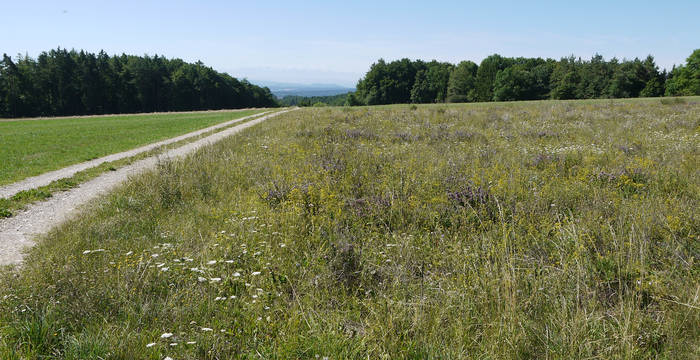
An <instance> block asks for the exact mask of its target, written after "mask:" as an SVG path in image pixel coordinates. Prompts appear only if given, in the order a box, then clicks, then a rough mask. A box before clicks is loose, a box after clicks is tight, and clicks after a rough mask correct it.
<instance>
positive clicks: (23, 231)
mask: <svg viewBox="0 0 700 360" xmlns="http://www.w3.org/2000/svg"><path fill="white" fill-rule="evenodd" d="M288 111H292V110H284V111H280V112H276V113H273V114H269V115H265V116H263V117H259V118H257V119H254V120H251V121H249V122H246V123H244V124H241V125H238V126H234V127H232V128H229V129H226V130H223V131H220V132H218V133H215V134H213V135H210V136H207V137H205V138H202V139H199V140H197V141H194V142H191V143H189V144H186V145H183V146H181V147H179V148H176V149H172V150H169V151H167V152H166V153H164V154H161V155H159V156H153V157H149V158H146V159H143V160H139V161H137V162H135V163H133V164H131V165H129V166H125V167H123V168H120V169H118V170H117V171H110V172H107V173H104V174H102V175H100V176H99V177H97V178H94V179H92V180H90V181H88V182H85V183H83V184H81V185H80V186H78V187H76V188H74V189H71V190H69V191H66V192H62V193H58V194H55V195H54V196H53V197H52V198H50V199H48V200H47V201H44V202H41V203H36V204H33V205H31V206H29V207H28V209H27V210H25V211H23V212H20V213H18V214H16V215H15V216H13V217H11V218H8V219H2V220H0V265H11V264H20V263H21V262H22V259H23V257H24V250H25V249H26V248H27V247H30V246H33V245H34V238H35V237H36V236H40V235H42V234H45V233H47V232H48V231H49V230H50V229H51V228H53V227H55V226H57V225H59V224H61V223H62V222H64V221H65V220H67V219H69V218H70V217H71V216H72V215H73V214H74V213H75V212H76V211H78V210H79V209H80V207H82V206H83V205H85V204H87V203H88V202H90V201H91V200H93V199H95V198H97V197H98V196H100V195H102V194H105V193H107V192H108V191H110V190H111V189H113V188H114V187H116V186H117V185H119V184H120V183H122V182H123V181H125V180H127V179H128V178H129V177H130V176H132V175H135V174H138V173H140V172H142V171H144V170H147V169H150V168H153V167H154V166H155V165H156V164H157V163H158V161H159V160H162V159H172V158H177V157H181V156H185V155H187V154H189V153H192V152H193V151H195V150H197V149H199V148H201V147H203V146H206V145H210V144H213V143H215V142H217V141H219V140H221V139H223V138H226V137H228V136H231V135H233V134H235V133H237V132H240V131H241V130H243V129H246V128H248V127H251V126H253V125H256V124H258V123H260V122H263V121H265V120H267V119H269V118H271V117H274V116H277V115H279V114H282V113H285V112H288ZM237 120H238V121H240V120H241V119H237Z"/></svg>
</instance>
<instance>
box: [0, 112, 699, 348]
mask: <svg viewBox="0 0 700 360" xmlns="http://www.w3.org/2000/svg"><path fill="white" fill-rule="evenodd" d="M699 135H700V105H698V104H697V103H694V102H692V101H684V102H674V103H665V104H662V103H661V102H660V101H648V102H639V101H618V100H616V101H614V102H611V101H593V102H591V101H586V102H531V103H523V104H514V105H508V106H504V104H497V103H496V104H479V105H463V106H459V107H445V106H426V107H421V106H419V107H417V108H416V109H412V108H411V107H410V106H395V107H392V108H372V107H368V108H359V109H354V108H353V109H348V108H320V109H319V108H315V109H305V110H301V111H295V112H291V113H288V114H285V115H282V116H279V117H277V118H274V119H270V120H268V121H266V122H264V123H262V124H260V125H257V126H255V127H253V128H250V129H248V130H246V131H244V132H243V133H241V134H239V135H237V136H235V137H232V138H230V139H227V140H226V141H223V142H221V143H218V144H216V145H215V146H213V147H211V148H207V149H203V150H202V151H199V152H198V153H196V154H195V155H192V156H190V157H188V158H187V159H185V160H183V161H178V162H169V163H164V164H162V165H161V166H160V167H159V168H158V169H157V170H155V171H153V172H150V173H148V174H145V175H143V176H140V177H137V178H135V179H134V180H133V181H131V182H130V183H128V184H126V185H125V186H123V187H122V188H120V189H119V190H117V191H116V192H114V193H112V194H110V195H109V196H108V197H106V198H105V199H103V200H102V201H99V202H95V204H94V205H93V206H94V208H93V210H92V211H89V212H86V213H85V214H84V215H82V216H80V217H78V218H77V219H75V220H73V221H71V222H69V223H67V224H65V225H63V226H61V227H60V228H59V229H57V230H55V231H53V232H51V233H50V235H48V236H47V237H46V238H45V239H44V240H43V241H41V242H40V244H39V245H38V246H37V247H35V248H34V249H32V250H31V252H30V255H29V257H28V258H27V259H26V262H25V265H24V266H23V267H22V268H21V269H20V270H16V271H12V272H9V271H8V272H5V275H4V276H2V277H0V358H3V359H20V358H42V357H45V358H66V359H84V358H93V359H98V358H105V359H163V358H165V357H166V356H169V357H171V358H172V359H228V358H278V359H287V358H302V359H304V358H306V359H317V358H319V359H323V358H329V359H344V358H363V359H365V358H371V359H375V358H387V359H388V358H391V359H395V358H406V359H415V358H421V359H422V358H496V359H501V358H511V359H520V358H547V359H571V358H599V359H616V358H619V359H646V358H668V359H691V358H697V357H698V355H700V327H699V326H698V324H700V300H699V296H700V295H699V294H700V271H699V270H700V268H699V267H698V263H697V261H698V254H699V253H700V238H699V234H700V214H699V212H698V211H697V209H698V208H700V176H699V175H700V174H699V167H698V164H699V163H700V152H699V148H700V138H699Z"/></svg>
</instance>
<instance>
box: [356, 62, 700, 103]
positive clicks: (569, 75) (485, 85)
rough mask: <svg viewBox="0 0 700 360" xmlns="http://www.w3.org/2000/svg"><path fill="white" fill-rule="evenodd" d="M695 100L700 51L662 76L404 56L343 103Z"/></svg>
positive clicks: (595, 65)
mask: <svg viewBox="0 0 700 360" xmlns="http://www.w3.org/2000/svg"><path fill="white" fill-rule="evenodd" d="M664 95H665V96H681V95H700V49H698V50H695V51H694V52H693V53H692V55H690V57H688V59H687V63H686V64H685V65H681V66H678V67H675V66H674V68H673V69H672V70H671V71H670V72H667V71H665V70H664V71H659V67H658V66H657V65H656V63H655V61H654V58H653V57H652V56H648V57H647V58H646V59H644V60H640V59H637V58H635V59H634V60H622V61H620V60H618V59H616V58H613V59H611V60H609V61H606V60H605V59H604V58H603V57H602V56H601V55H595V56H593V57H592V58H591V59H590V60H582V59H581V58H575V57H573V56H571V57H566V58H562V59H561V60H559V61H557V60H553V59H542V58H524V57H518V58H511V57H503V56H500V55H497V54H495V55H491V56H488V57H487V58H485V59H484V60H483V61H481V64H479V65H477V64H476V63H474V62H472V61H463V62H460V63H459V64H457V65H454V64H450V63H447V62H438V61H435V60H433V61H430V62H425V61H422V60H417V61H412V60H409V59H401V60H397V61H392V62H389V63H387V62H386V61H384V60H383V59H380V60H379V61H378V62H376V63H375V64H373V65H372V66H371V68H370V70H369V71H368V72H367V74H366V75H365V76H364V77H363V78H362V79H360V81H359V82H358V84H357V91H356V92H355V93H354V94H350V95H349V96H348V97H347V101H346V104H347V105H379V104H399V103H434V102H478V101H479V102H480V101H513V100H543V99H599V98H630V97H655V96H664Z"/></svg>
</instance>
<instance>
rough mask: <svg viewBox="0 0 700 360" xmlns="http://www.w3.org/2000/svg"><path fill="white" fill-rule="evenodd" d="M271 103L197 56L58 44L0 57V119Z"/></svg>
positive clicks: (267, 93) (257, 89) (263, 91)
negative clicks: (113, 51)
mask: <svg viewBox="0 0 700 360" xmlns="http://www.w3.org/2000/svg"><path fill="white" fill-rule="evenodd" d="M271 106H277V101H276V100H275V98H274V96H273V95H272V93H271V92H270V90H269V89H267V88H262V87H259V86H256V85H253V84H251V83H249V82H248V81H247V80H242V81H241V80H238V79H236V78H234V77H232V76H230V75H228V74H226V73H220V72H217V71H215V70H213V69H212V68H210V67H207V66H205V65H204V64H202V63H201V62H197V63H194V64H191V63H187V62H185V61H183V60H180V59H167V58H165V57H162V56H158V55H155V56H133V55H124V54H123V55H119V56H109V55H107V54H106V53H105V52H104V51H101V52H100V53H99V54H92V53H89V52H85V51H80V52H78V51H75V50H70V51H69V50H66V49H61V48H58V49H55V50H51V51H48V52H43V53H41V54H40V55H39V56H38V57H37V58H36V59H33V58H31V57H28V56H18V57H17V58H15V59H12V58H11V57H10V56H8V55H6V54H4V55H3V57H2V61H0V117H31V116H65V115H92V114H119V113H139V112H160V111H190V110H213V109H234V108H246V107H271Z"/></svg>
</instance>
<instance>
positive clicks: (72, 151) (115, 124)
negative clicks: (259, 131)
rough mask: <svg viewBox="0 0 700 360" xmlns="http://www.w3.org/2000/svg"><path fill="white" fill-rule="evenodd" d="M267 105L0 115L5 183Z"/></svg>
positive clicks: (0, 179) (0, 168)
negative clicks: (39, 116)
mask: <svg viewBox="0 0 700 360" xmlns="http://www.w3.org/2000/svg"><path fill="white" fill-rule="evenodd" d="M262 111H263V110H244V111H222V112H219V111H216V112H191V113H173V114H167V113H161V114H138V115H118V116H96V117H77V118H56V119H51V118H47V119H40V120H8V121H0V159H2V161H0V185H4V184H10V183H13V182H15V181H18V180H21V179H24V178H27V177H30V176H35V175H39V174H41V173H44V172H47V171H52V170H57V169H60V168H62V167H65V166H68V165H72V164H76V163H80V162H83V161H87V160H91V159H95V158H99V157H102V156H105V155H109V154H113V153H117V152H121V151H125V150H129V149H132V148H135V147H138V146H140V145H146V144H149V143H153V142H156V141H160V140H164V139H167V138H171V137H174V136H178V135H182V134H185V133H188V132H191V131H195V130H199V129H202V128H205V127H208V126H211V125H215V124H218V123H221V122H224V121H228V120H233V119H236V118H240V117H244V116H248V115H252V114H255V113H259V112H262Z"/></svg>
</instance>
